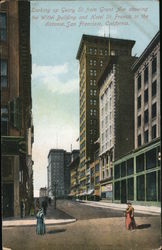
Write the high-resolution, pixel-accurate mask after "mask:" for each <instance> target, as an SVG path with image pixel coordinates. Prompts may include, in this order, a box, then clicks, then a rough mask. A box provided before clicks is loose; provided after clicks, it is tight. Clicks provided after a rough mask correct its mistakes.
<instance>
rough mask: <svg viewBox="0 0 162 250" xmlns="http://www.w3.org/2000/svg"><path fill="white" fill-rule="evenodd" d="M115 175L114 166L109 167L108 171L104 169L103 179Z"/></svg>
mask: <svg viewBox="0 0 162 250" xmlns="http://www.w3.org/2000/svg"><path fill="white" fill-rule="evenodd" d="M112 176H113V169H112V168H110V169H109V168H107V169H106V173H105V171H102V179H105V178H107V177H112Z"/></svg>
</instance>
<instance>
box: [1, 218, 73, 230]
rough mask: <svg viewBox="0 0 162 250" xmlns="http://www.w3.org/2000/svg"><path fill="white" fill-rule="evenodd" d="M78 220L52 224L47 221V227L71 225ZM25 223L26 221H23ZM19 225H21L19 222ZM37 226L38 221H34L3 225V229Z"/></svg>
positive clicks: (60, 221)
mask: <svg viewBox="0 0 162 250" xmlns="http://www.w3.org/2000/svg"><path fill="white" fill-rule="evenodd" d="M76 221H77V220H76V219H69V220H68V219H67V220H58V221H53V222H50V221H45V226H51V225H65V224H70V223H74V222H76ZM5 222H8V221H5ZM23 222H25V221H23ZM19 223H21V222H20V221H19ZM35 226H36V221H35V220H33V221H30V223H22V224H17V225H16V224H14V223H4V222H3V223H2V227H3V228H5V227H35Z"/></svg>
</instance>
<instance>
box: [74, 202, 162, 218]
mask: <svg viewBox="0 0 162 250" xmlns="http://www.w3.org/2000/svg"><path fill="white" fill-rule="evenodd" d="M78 202H81V203H84V204H85V205H88V206H93V207H103V208H111V209H116V210H122V211H125V209H126V208H127V204H117V203H109V202H107V201H98V202H95V201H85V200H78ZM133 207H134V210H135V213H141V214H149V215H160V214H161V208H160V207H155V206H141V205H134V204H133Z"/></svg>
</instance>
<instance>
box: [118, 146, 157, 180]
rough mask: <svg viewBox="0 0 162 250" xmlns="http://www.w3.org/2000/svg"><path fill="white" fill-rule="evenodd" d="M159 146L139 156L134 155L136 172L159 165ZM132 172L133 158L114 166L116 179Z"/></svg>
mask: <svg viewBox="0 0 162 250" xmlns="http://www.w3.org/2000/svg"><path fill="white" fill-rule="evenodd" d="M159 152H160V147H157V148H154V149H151V150H149V151H148V152H146V153H143V154H141V155H139V156H136V159H135V160H136V173H139V172H142V171H144V170H148V169H152V168H155V167H157V166H160V161H159V159H158V154H159ZM132 174H134V159H133V158H130V159H129V160H127V161H124V162H122V163H120V164H117V165H115V166H114V178H115V179H118V178H121V177H125V176H129V175H132Z"/></svg>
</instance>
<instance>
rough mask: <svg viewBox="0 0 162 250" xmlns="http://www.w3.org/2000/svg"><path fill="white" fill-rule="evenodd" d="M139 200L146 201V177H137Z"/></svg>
mask: <svg viewBox="0 0 162 250" xmlns="http://www.w3.org/2000/svg"><path fill="white" fill-rule="evenodd" d="M137 200H138V201H144V200H145V178H144V175H140V176H137Z"/></svg>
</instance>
